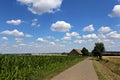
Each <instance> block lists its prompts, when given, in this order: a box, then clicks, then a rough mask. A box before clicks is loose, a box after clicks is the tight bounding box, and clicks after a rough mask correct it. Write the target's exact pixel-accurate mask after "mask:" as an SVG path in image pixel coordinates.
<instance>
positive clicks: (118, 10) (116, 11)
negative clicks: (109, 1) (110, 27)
mask: <svg viewBox="0 0 120 80" xmlns="http://www.w3.org/2000/svg"><path fill="white" fill-rule="evenodd" d="M108 16H109V17H120V5H115V6H114V8H113V10H112V13H111V14H108Z"/></svg>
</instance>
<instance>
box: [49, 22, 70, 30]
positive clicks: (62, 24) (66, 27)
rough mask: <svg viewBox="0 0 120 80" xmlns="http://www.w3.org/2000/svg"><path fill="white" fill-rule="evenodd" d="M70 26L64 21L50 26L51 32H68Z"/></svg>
mask: <svg viewBox="0 0 120 80" xmlns="http://www.w3.org/2000/svg"><path fill="white" fill-rule="evenodd" d="M70 29H71V25H70V24H69V23H67V22H65V21H57V22H56V23H53V24H52V25H51V30H52V31H59V32H67V31H70Z"/></svg>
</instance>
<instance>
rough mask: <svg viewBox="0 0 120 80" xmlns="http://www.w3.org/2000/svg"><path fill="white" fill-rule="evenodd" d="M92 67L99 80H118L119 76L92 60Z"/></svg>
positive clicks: (119, 79)
mask: <svg viewBox="0 0 120 80" xmlns="http://www.w3.org/2000/svg"><path fill="white" fill-rule="evenodd" d="M93 65H94V67H95V70H96V72H97V75H98V78H99V80H120V76H118V75H116V74H115V73H113V72H112V71H111V70H110V69H109V68H107V67H106V66H104V65H103V64H101V63H100V62H99V61H96V60H94V61H93Z"/></svg>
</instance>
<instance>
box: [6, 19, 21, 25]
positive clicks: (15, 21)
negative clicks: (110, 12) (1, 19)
mask: <svg viewBox="0 0 120 80" xmlns="http://www.w3.org/2000/svg"><path fill="white" fill-rule="evenodd" d="M21 22H22V21H21V20H20V19H18V20H8V21H6V23H7V24H12V25H20V24H21Z"/></svg>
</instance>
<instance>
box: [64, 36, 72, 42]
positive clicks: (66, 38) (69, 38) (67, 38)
mask: <svg viewBox="0 0 120 80" xmlns="http://www.w3.org/2000/svg"><path fill="white" fill-rule="evenodd" d="M62 40H64V41H65V40H71V37H68V36H65V37H64V38H62Z"/></svg>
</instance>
